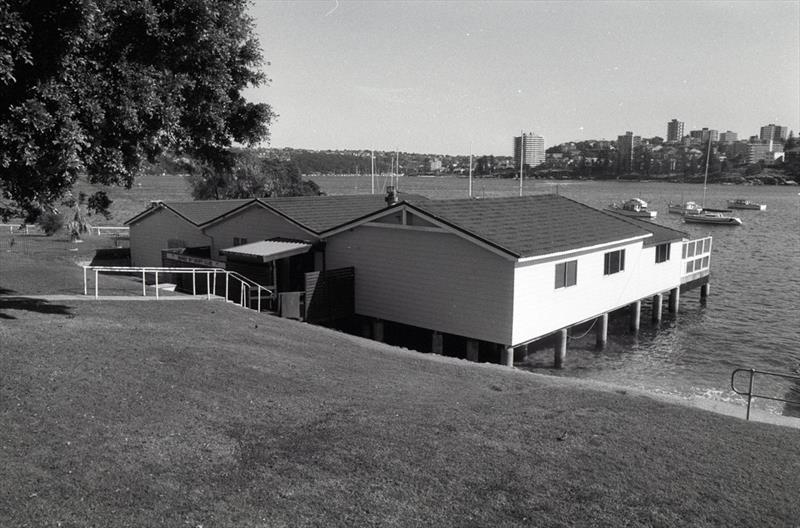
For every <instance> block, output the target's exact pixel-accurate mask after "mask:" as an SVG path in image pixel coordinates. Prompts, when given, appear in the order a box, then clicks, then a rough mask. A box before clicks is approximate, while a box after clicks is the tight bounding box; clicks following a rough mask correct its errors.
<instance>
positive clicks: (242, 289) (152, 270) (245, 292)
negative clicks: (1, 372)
mask: <svg viewBox="0 0 800 528" xmlns="http://www.w3.org/2000/svg"><path fill="white" fill-rule="evenodd" d="M89 271H94V297H95V298H98V297H99V292H100V273H120V274H126V275H134V274H136V275H138V274H141V277H142V296H143V297H146V296H147V276H148V274H150V275H151V276H153V278H154V283H155V284H154V285H155V298H156V300H158V299H159V280H158V279H159V274H160V275H161V276H163V275H164V274H168V275H171V274H176V273H177V274H191V275H192V295H194V296H196V295H197V276H198V275H200V276H201V277H202V276H205V279H206V298H207V299H211V298H212V296H213V297H217V295H216V291H217V275H219V274H222V275H223V276H224V277H225V300H226V301H229V300H230V299H231V295H230V294H231V284H230V283H231V279H233V281H238V283H239V305H240V306H242V307H245V306H246V307H247V308H251V309H252V308H253V306H252V305H251V301H252V298H253V292H254V291H255V294H256V299H257V305H256V308H255V309H256V310H258V311H259V312H260V311H261V299H262V297H264V295H266V296H267V297H268V298H274V297H275V291H274V290H270V289H269V288H267V287H265V286H262V285H261V284H258V283H257V282H255V281H254V280H252V279H248V278H247V277H245V276H243V275H241V274H239V273H237V272H235V271H229V270H225V269H221V268H169V267H131V266H83V294H84V295H89V279H88V272H89ZM234 286H235V282H234ZM212 292H214V293H213V294H212ZM262 293H263V294H264V295H262Z"/></svg>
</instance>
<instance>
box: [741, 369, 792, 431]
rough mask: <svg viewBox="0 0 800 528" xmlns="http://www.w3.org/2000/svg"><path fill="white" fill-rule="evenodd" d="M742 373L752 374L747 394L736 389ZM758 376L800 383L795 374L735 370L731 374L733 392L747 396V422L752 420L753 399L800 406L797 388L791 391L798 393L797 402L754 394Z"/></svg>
mask: <svg viewBox="0 0 800 528" xmlns="http://www.w3.org/2000/svg"><path fill="white" fill-rule="evenodd" d="M740 372H747V373H748V374H750V379H749V383H748V386H747V391H746V392H745V391H741V390H739V389H737V388H736V374H738V373H740ZM756 374H761V375H764V376H772V377H775V378H781V379H788V380H793V381H796V382H798V383H800V376H795V375H793V374H781V373H780V372H769V371H766V370H756V369H745V368H738V369H736V370H734V371H733V373H732V374H731V390H732V391H733V392H735V393H736V394H739V395H740V396H747V420H749V419H750V405H751V403H752V402H753V398H761V399H763V400H772V401H778V402H783V403H791V404H798V405H800V389H796V388H793V389H791V390H792V391H794V392H797V393H798V399H797V400H787V399H785V398H776V397H775V396H769V395H766V394H757V393H755V392H754V387H755V376H756Z"/></svg>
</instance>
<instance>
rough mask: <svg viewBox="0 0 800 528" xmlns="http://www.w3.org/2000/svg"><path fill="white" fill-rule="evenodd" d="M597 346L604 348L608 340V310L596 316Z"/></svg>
mask: <svg viewBox="0 0 800 528" xmlns="http://www.w3.org/2000/svg"><path fill="white" fill-rule="evenodd" d="M596 331H597V348H604V347H605V346H606V343H607V342H608V312H606V313H604V314H603V315H601V316H600V317H598V318H597V330H596Z"/></svg>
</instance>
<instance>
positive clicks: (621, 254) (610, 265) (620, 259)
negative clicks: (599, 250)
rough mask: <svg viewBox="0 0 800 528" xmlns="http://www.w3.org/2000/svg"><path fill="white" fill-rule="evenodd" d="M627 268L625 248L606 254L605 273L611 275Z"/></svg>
mask: <svg viewBox="0 0 800 528" xmlns="http://www.w3.org/2000/svg"><path fill="white" fill-rule="evenodd" d="M624 269H625V250H624V249H620V250H617V251H610V252H608V253H606V255H605V264H604V266H603V274H604V275H611V274H613V273H619V272H620V271H622V270H624Z"/></svg>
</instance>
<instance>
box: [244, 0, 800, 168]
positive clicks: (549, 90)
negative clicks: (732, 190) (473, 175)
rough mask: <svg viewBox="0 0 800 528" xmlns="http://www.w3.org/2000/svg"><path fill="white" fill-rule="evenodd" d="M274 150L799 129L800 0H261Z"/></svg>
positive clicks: (500, 151) (492, 144) (262, 98)
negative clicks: (678, 128) (681, 128)
mask: <svg viewBox="0 0 800 528" xmlns="http://www.w3.org/2000/svg"><path fill="white" fill-rule="evenodd" d="M250 14H251V15H252V16H253V17H254V19H255V23H256V32H257V35H258V37H259V40H260V42H261V47H262V49H263V53H264V57H265V60H266V61H268V63H269V64H268V65H265V68H264V70H265V72H266V74H267V76H268V77H269V78H270V79H271V81H270V82H269V83H268V85H264V86H260V87H257V88H250V89H248V90H247V91H246V92H245V96H246V97H247V98H248V99H249V100H252V101H256V102H266V103H268V104H270V105H271V106H272V108H273V110H274V111H275V112H276V113H277V114H278V115H279V117H278V118H277V119H276V121H275V122H274V123H273V125H272V126H271V140H270V142H269V146H271V147H280V148H282V147H292V148H306V149H315V150H324V149H374V150H388V151H393V150H400V151H403V152H418V153H432V154H450V155H460V154H469V153H470V152H472V153H474V154H476V155H484V154H494V155H511V154H512V150H513V137H514V136H515V135H519V134H520V132H521V131H525V132H526V133H527V132H533V133H535V134H538V135H541V136H544V138H545V144H546V145H547V146H552V145H557V144H559V143H562V142H566V141H580V140H587V139H616V138H617V136H618V135H622V134H625V132H626V131H632V132H633V133H634V135H639V136H642V137H652V136H661V137H665V136H666V132H667V122H668V121H670V120H671V119H673V118H675V119H678V120H679V121H683V122H684V123H685V131H686V133H687V134H688V132H689V131H690V130H695V129H700V128H703V127H708V128H712V129H717V130H719V131H720V132H724V131H726V130H732V131H734V132H736V133H738V134H739V138H740V139H747V138H748V137H750V136H752V135H757V134H758V133H759V128H760V127H761V126H763V125H766V124H769V123H775V124H778V125H782V126H788V127H789V128H790V129H791V130H793V131H794V132H795V135H797V134H798V130H799V129H800V0H786V1H766V0H757V1H744V0H741V1H717V2H708V1H691V2H690V1H670V2H656V1H647V2H645V1H628V2H601V1H559V2H545V1H535V2H534V1H527V2H524V1H518V2H500V1H488V2H487V1H481V2H478V1H476V2H466V1H451V2H400V1H370V2H357V1H348V0H338V1H337V0H325V1H311V0H307V1H291V2H282V1H267V0H254V1H253V5H252V6H251V9H250Z"/></svg>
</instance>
